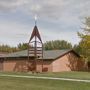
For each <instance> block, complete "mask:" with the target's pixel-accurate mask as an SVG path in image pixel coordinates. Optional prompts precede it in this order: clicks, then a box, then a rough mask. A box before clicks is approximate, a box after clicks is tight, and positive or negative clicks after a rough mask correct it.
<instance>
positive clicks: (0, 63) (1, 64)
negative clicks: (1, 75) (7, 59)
mask: <svg viewBox="0 0 90 90" xmlns="http://www.w3.org/2000/svg"><path fill="white" fill-rule="evenodd" d="M0 71H3V60H0Z"/></svg>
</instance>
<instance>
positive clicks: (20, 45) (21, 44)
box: [17, 43, 28, 50]
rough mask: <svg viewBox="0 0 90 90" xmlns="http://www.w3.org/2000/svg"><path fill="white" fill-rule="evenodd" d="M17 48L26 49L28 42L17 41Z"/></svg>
mask: <svg viewBox="0 0 90 90" xmlns="http://www.w3.org/2000/svg"><path fill="white" fill-rule="evenodd" d="M17 48H18V49H19V50H26V49H28V44H27V43H19V44H18V46H17Z"/></svg>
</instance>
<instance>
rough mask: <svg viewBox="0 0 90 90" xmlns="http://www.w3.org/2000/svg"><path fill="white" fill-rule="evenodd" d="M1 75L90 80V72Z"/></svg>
mask: <svg viewBox="0 0 90 90" xmlns="http://www.w3.org/2000/svg"><path fill="white" fill-rule="evenodd" d="M0 74H10V75H25V76H44V77H60V78H61V77H62V78H74V79H87V80H90V72H61V73H39V74H32V73H15V72H13V73H9V72H3V73H0Z"/></svg>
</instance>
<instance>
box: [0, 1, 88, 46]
mask: <svg viewBox="0 0 90 90" xmlns="http://www.w3.org/2000/svg"><path fill="white" fill-rule="evenodd" d="M35 15H37V17H38V20H37V26H38V29H39V32H40V34H41V37H42V40H43V42H46V41H49V40H66V41H68V42H70V43H72V44H73V45H74V44H78V42H79V41H80V39H79V37H78V35H77V32H83V30H82V29H81V28H82V27H83V26H84V25H83V22H84V18H85V17H87V16H90V0H0V44H8V45H11V46H16V45H17V44H19V43H23V42H24V43H27V42H28V41H29V38H30V35H31V32H32V30H33V27H34V25H35V20H34V16H35Z"/></svg>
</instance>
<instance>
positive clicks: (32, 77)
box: [0, 74, 90, 83]
mask: <svg viewBox="0 0 90 90" xmlns="http://www.w3.org/2000/svg"><path fill="white" fill-rule="evenodd" d="M0 76H3V77H17V78H31V79H48V80H64V81H74V82H86V83H90V80H81V79H70V78H54V77H37V76H21V75H6V74H1V75H0Z"/></svg>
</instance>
